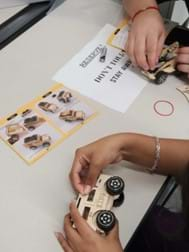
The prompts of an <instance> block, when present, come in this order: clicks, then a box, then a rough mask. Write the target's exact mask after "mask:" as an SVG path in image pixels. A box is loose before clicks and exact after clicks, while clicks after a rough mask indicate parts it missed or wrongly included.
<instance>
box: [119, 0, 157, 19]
mask: <svg viewBox="0 0 189 252" xmlns="http://www.w3.org/2000/svg"><path fill="white" fill-rule="evenodd" d="M123 6H124V8H125V11H126V13H127V14H128V15H129V16H130V17H133V16H134V14H135V13H136V12H137V11H139V10H141V9H144V8H147V7H148V6H156V7H158V5H157V3H156V1H155V0H140V1H139V0H123Z"/></svg>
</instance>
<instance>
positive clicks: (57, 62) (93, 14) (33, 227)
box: [0, 0, 189, 252]
mask: <svg viewBox="0 0 189 252" xmlns="http://www.w3.org/2000/svg"><path fill="white" fill-rule="evenodd" d="M122 14H123V13H122V8H121V5H120V4H119V3H118V2H117V1H113V0H96V1H88V0H69V1H66V2H65V3H64V4H63V5H61V6H60V7H59V8H57V9H56V10H54V11H53V12H52V13H51V14H50V15H48V16H47V17H46V18H44V19H43V20H42V21H41V22H39V23H38V24H37V25H35V26H33V27H32V28H31V29H30V30H28V31H27V32H25V33H24V34H23V35H22V36H21V37H19V38H18V39H17V40H15V41H13V42H12V43H11V44H9V45H8V46H7V47H6V48H4V49H3V50H2V51H1V52H0V69H1V74H0V83H1V92H0V101H1V106H0V115H1V116H3V115H6V114H8V113H10V112H13V111H14V110H15V109H16V108H17V107H19V106H20V105H22V104H25V103H26V102H27V101H29V100H31V99H32V98H34V97H36V96H37V95H39V94H41V93H42V92H44V91H46V90H47V89H48V88H49V87H50V86H51V85H52V84H53V83H52V81H51V78H52V76H53V74H54V73H55V72H56V70H58V69H59V68H60V67H61V66H62V65H63V64H64V63H66V62H67V61H68V60H69V59H70V58H71V57H72V56H74V54H76V53H77V52H78V51H79V50H80V49H81V48H82V47H83V46H84V45H85V44H86V43H87V42H88V41H90V40H91V39H92V38H93V36H95V35H96V33H97V32H98V31H99V30H100V29H101V27H102V26H104V25H105V24H106V23H112V24H114V25H116V24H117V23H118V21H119V20H120V19H121V17H122ZM176 85H177V81H176V79H175V77H170V78H169V80H168V81H167V83H166V84H164V85H161V86H155V85H151V84H149V85H147V86H146V88H145V89H144V90H143V92H142V93H141V95H140V96H139V97H138V99H137V100H136V101H135V102H134V103H133V104H132V106H131V107H130V108H129V110H128V111H127V113H126V114H121V113H117V112H114V111H112V110H110V109H108V108H106V107H104V106H102V105H100V104H97V103H95V102H93V101H89V102H90V103H91V104H92V105H94V107H95V108H96V109H98V110H99V111H100V114H99V116H98V117H97V118H96V119H94V120H93V121H91V122H90V123H88V124H87V125H86V126H84V127H83V128H82V129H81V130H79V131H78V132H77V133H76V134H74V135H72V136H71V137H70V138H69V139H67V140H66V141H65V142H64V143H63V144H62V145H60V146H59V147H57V148H56V149H54V150H53V151H51V152H50V153H48V155H46V156H45V157H43V158H42V159H40V160H39V161H38V162H37V163H35V165H33V166H32V167H29V166H27V165H26V164H25V163H24V162H23V161H22V160H21V159H20V158H19V157H18V156H17V155H16V154H15V153H14V152H13V151H11V150H10V149H9V147H7V146H6V145H5V144H4V143H2V142H0V160H1V165H0V171H1V176H0V195H1V214H0V223H1V225H0V237H1V239H0V251H3V252H25V251H27V252H34V251H35V252H48V251H49V252H52V251H53V252H58V251H62V250H61V248H60V246H59V244H58V243H57V241H56V239H55V237H54V234H53V232H54V231H57V230H60V229H61V227H62V223H63V217H64V215H65V213H66V212H67V211H68V205H67V204H68V202H70V200H72V198H73V197H74V193H73V191H72V188H71V185H70V183H69V179H68V174H69V170H70V167H71V164H72V160H73V156H74V151H75V149H76V148H77V147H79V146H81V145H84V144H86V143H89V142H91V141H93V140H95V139H97V138H99V137H102V136H104V135H107V134H111V133H115V132H121V131H133V132H141V133H147V134H152V135H160V136H167V137H180V138H182V137H183V138H186V137H188V134H189V128H188V125H189V123H188V122H187V120H188V119H187V118H188V117H185V115H187V113H188V104H187V102H186V100H185V99H184V98H183V97H182V95H181V94H180V93H179V92H178V91H176V90H175V87H176ZM159 99H168V100H171V101H173V103H174V106H175V113H174V114H173V116H171V117H167V118H163V117H160V116H158V115H157V114H156V113H155V112H154V111H153V103H154V102H155V101H156V100H159ZM124 166H126V164H121V165H119V166H118V167H116V169H109V170H108V171H107V172H109V173H111V174H117V175H120V176H122V177H123V178H124V179H125V181H126V199H125V202H124V204H123V206H122V207H120V208H119V209H117V210H116V215H117V217H118V219H119V220H120V237H121V241H122V244H123V246H125V245H126V244H127V243H128V241H129V239H130V238H131V236H132V234H133V232H134V231H135V229H136V228H137V226H138V225H139V223H140V221H141V219H142V218H143V216H144V214H145V213H146V211H147V209H148V208H149V206H150V204H151V203H152V201H153V199H154V197H155V196H156V195H157V193H158V192H159V190H160V188H161V186H162V184H163V183H164V181H165V179H166V178H165V177H163V176H159V175H150V174H147V173H143V172H139V171H135V170H132V169H125V167H124ZM128 166H131V165H128Z"/></svg>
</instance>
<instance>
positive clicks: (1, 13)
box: [0, 4, 26, 24]
mask: <svg viewBox="0 0 189 252" xmlns="http://www.w3.org/2000/svg"><path fill="white" fill-rule="evenodd" d="M24 7H26V5H23V4H22V5H19V6H14V7H9V8H0V24H2V23H4V22H5V21H6V20H7V19H9V18H10V17H12V16H14V15H15V14H16V13H17V12H19V11H21V10H22V9H23V8H24Z"/></svg>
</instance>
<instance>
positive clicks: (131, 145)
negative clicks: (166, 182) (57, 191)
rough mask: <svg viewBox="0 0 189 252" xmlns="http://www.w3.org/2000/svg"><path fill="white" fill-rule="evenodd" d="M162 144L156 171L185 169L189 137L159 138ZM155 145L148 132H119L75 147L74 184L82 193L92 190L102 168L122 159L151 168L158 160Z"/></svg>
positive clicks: (71, 177) (188, 156) (177, 171)
mask: <svg viewBox="0 0 189 252" xmlns="http://www.w3.org/2000/svg"><path fill="white" fill-rule="evenodd" d="M160 147H161V148H160V160H159V162H158V168H157V171H156V172H157V173H161V174H165V175H167V174H169V175H177V174H179V173H180V172H182V170H184V169H185V167H186V165H187V163H188V162H189V140H176V139H160ZM155 149H156V142H155V138H154V137H150V136H146V135H141V134H134V133H120V134H115V135H111V136H107V137H104V138H102V139H100V140H98V141H96V142H93V143H91V144H89V145H86V146H84V147H81V148H79V149H78V150H77V151H76V154H75V159H74V162H73V166H72V169H71V173H70V179H71V182H72V185H73V187H74V188H75V189H76V190H77V191H79V192H80V193H84V194H85V193H86V194H87V193H89V191H90V190H91V187H93V186H94V185H95V183H96V179H97V177H98V175H99V174H100V172H101V171H102V170H103V168H105V167H106V166H107V165H109V164H112V163H117V162H119V161H121V160H127V161H130V162H133V163H135V164H138V165H143V166H146V167H149V168H150V167H152V166H153V164H154V161H155V152H156V151H155Z"/></svg>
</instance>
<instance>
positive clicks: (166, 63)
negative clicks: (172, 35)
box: [142, 42, 179, 85]
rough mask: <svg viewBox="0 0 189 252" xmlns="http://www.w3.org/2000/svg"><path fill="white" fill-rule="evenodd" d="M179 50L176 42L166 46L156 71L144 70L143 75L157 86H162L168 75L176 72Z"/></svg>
mask: <svg viewBox="0 0 189 252" xmlns="http://www.w3.org/2000/svg"><path fill="white" fill-rule="evenodd" d="M178 48H179V43H178V42H174V43H173V44H171V45H169V46H166V45H165V46H164V48H163V50H162V52H161V55H160V58H159V62H158V63H157V65H156V66H155V69H154V70H148V71H144V70H143V71H142V73H143V74H144V75H145V76H146V77H147V78H148V79H149V80H152V81H153V82H154V83H155V84H158V85H159V84H162V83H163V82H164V81H165V80H166V79H167V76H168V74H170V73H173V72H175V71H176V56H177V50H178Z"/></svg>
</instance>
